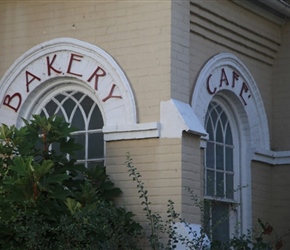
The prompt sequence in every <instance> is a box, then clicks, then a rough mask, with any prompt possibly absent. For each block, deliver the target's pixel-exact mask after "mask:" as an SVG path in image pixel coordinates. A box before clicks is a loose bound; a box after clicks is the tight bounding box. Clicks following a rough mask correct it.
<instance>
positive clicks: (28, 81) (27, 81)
mask: <svg viewBox="0 0 290 250" xmlns="http://www.w3.org/2000/svg"><path fill="white" fill-rule="evenodd" d="M25 75H26V92H29V84H30V83H32V82H33V81H34V80H35V79H37V80H38V81H41V79H40V78H39V77H38V76H36V75H34V74H32V73H30V72H29V71H27V70H26V71H25ZM29 76H31V77H32V78H30V80H29Z"/></svg>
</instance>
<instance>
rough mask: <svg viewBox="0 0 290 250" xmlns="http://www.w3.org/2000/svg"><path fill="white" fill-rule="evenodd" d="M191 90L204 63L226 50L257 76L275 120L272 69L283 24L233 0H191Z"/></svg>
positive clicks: (265, 102) (262, 93) (256, 79)
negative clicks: (209, 0)
mask: <svg viewBox="0 0 290 250" xmlns="http://www.w3.org/2000/svg"><path fill="white" fill-rule="evenodd" d="M190 3H191V5H190V11H191V12H190V45H191V46H190V48H191V49H190V56H191V57H190V72H191V73H190V84H191V86H190V89H191V90H192V91H193V90H194V87H195V81H196V79H197V77H198V74H199V72H200V70H201V69H202V67H203V65H204V64H205V63H206V62H207V61H208V60H209V59H210V58H211V57H213V56H214V55H216V54H218V53H222V52H227V53H232V54H234V55H235V56H237V57H238V58H239V59H240V60H241V61H242V62H243V64H245V66H246V67H247V68H248V70H249V71H250V73H251V74H252V76H253V77H254V79H255V81H256V84H257V86H258V87H259V91H260V94H261V96H262V99H263V103H264V107H265V110H266V113H267V117H268V125H269V128H270V130H271V127H272V125H271V122H272V119H271V117H272V101H271V100H272V89H271V88H272V71H273V65H274V62H275V58H276V56H277V53H278V50H279V46H280V43H281V41H280V40H281V33H280V30H281V26H280V25H279V24H277V23H276V22H273V21H272V20H268V19H266V18H264V17H262V16H260V15H257V13H254V12H253V11H251V10H249V9H246V8H244V7H243V6H240V5H238V4H236V3H235V2H233V1H219V0H217V1H211V2H206V1H195V0H191V1H190Z"/></svg>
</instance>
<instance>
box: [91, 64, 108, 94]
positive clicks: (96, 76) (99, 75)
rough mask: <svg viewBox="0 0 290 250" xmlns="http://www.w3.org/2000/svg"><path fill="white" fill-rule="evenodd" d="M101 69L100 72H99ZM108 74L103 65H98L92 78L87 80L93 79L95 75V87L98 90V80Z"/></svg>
mask: <svg viewBox="0 0 290 250" xmlns="http://www.w3.org/2000/svg"><path fill="white" fill-rule="evenodd" d="M99 71H100V73H99ZM105 75H106V71H105V70H103V69H102V68H101V67H99V66H98V67H97V68H96V70H95V71H94V73H93V74H92V75H91V76H90V78H89V79H88V80H87V81H88V82H91V80H92V79H93V78H94V77H95V86H94V89H95V90H98V81H99V77H103V76H105Z"/></svg>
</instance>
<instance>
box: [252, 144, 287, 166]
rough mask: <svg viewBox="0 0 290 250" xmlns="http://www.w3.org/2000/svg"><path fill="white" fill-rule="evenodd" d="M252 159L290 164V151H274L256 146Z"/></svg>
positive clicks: (275, 163) (274, 163) (277, 163)
mask: <svg viewBox="0 0 290 250" xmlns="http://www.w3.org/2000/svg"><path fill="white" fill-rule="evenodd" d="M252 159H253V160H254V161H259V162H264V163H267V164H270V165H288V164H290V151H272V150H266V149H262V148H259V149H258V148H256V149H255V150H254V151H253V158H252Z"/></svg>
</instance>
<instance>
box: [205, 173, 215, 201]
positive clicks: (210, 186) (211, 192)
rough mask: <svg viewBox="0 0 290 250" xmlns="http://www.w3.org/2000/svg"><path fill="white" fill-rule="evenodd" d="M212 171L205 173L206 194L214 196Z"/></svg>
mask: <svg viewBox="0 0 290 250" xmlns="http://www.w3.org/2000/svg"><path fill="white" fill-rule="evenodd" d="M214 181H215V180H214V171H211V170H207V171H206V194H207V195H211V196H213V195H214Z"/></svg>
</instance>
